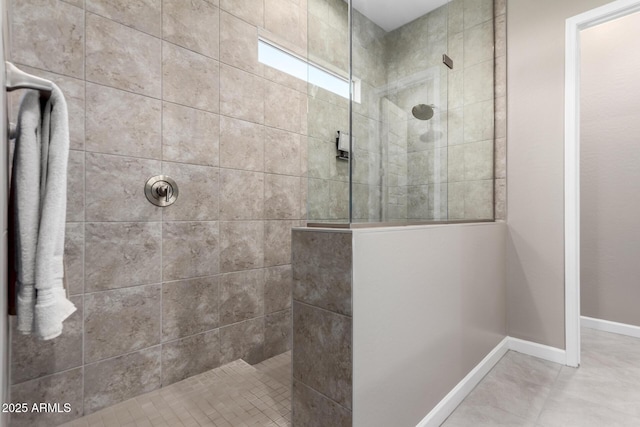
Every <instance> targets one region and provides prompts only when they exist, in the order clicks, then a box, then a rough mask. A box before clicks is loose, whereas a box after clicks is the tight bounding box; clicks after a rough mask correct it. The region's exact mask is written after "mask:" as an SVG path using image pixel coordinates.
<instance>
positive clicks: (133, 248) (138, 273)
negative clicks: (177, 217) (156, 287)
mask: <svg viewBox="0 0 640 427" xmlns="http://www.w3.org/2000/svg"><path fill="white" fill-rule="evenodd" d="M85 233H86V236H85V239H86V242H85V278H86V284H85V289H86V291H87V292H95V291H104V290H108V289H116V288H122V287H128V286H133V285H142V284H149V283H159V282H160V281H162V272H161V271H160V265H161V262H162V258H161V257H162V252H161V248H162V224H161V223H160V222H153V223H141V222H123V223H87V224H86V226H85Z"/></svg>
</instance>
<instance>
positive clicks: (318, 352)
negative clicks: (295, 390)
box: [293, 264, 352, 408]
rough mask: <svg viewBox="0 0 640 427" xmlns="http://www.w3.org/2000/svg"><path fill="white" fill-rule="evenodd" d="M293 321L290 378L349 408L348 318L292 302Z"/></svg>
mask: <svg viewBox="0 0 640 427" xmlns="http://www.w3.org/2000/svg"><path fill="white" fill-rule="evenodd" d="M294 266H296V268H297V265H296V264H294ZM293 323H294V324H295V325H296V327H295V329H294V331H293V351H294V358H293V378H294V380H298V381H300V382H303V383H304V384H306V385H308V386H309V387H312V388H313V389H315V390H317V391H319V392H320V393H322V394H324V395H325V396H327V397H329V398H330V399H332V400H333V401H335V402H337V403H339V404H340V405H342V406H344V407H345V408H351V394H352V360H351V345H352V343H351V318H350V317H346V316H343V315H340V314H337V313H333V312H330V311H325V310H322V309H319V308H317V307H313V306H309V305H306V304H302V303H300V302H298V301H294V302H293Z"/></svg>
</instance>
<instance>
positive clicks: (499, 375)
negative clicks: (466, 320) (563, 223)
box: [64, 329, 640, 427]
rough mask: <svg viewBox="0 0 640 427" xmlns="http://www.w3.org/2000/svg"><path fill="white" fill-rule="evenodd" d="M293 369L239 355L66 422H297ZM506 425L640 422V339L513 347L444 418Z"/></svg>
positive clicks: (587, 334)
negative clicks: (576, 363)
mask: <svg viewBox="0 0 640 427" xmlns="http://www.w3.org/2000/svg"><path fill="white" fill-rule="evenodd" d="M290 376H291V353H290V352H288V353H284V354H282V355H279V356H276V357H274V358H271V359H268V360H266V361H264V362H262V363H260V364H258V365H254V366H251V365H249V364H247V363H245V362H243V361H242V360H238V361H236V362H233V363H230V364H228V365H225V366H222V367H220V368H217V369H213V370H211V371H208V372H205V373H202V374H200V375H196V376H194V377H192V378H189V379H186V380H184V381H181V382H179V383H176V384H172V385H170V386H168V387H165V388H163V389H160V390H156V391H154V392H151V393H148V394H145V395H143V396H139V397H136V398H134V399H130V400H128V401H126V402H123V403H120V404H118V405H115V406H112V407H109V408H106V409H103V410H101V411H99V412H96V413H94V414H91V415H89V416H86V417H83V418H80V419H78V420H75V421H73V422H71V423H68V424H65V425H64V426H65V427H94V426H96V427H97V426H100V427H111V426H113V427H143V426H144V427H152V426H153V427H157V426H162V427H182V426H184V427H191V426H193V427H196V426H213V427H218V426H224V427H246V426H268V427H282V426H290V417H291V404H290V395H291V389H290V382H291V381H290ZM499 426H512V427H521V426H522V427H614V426H620V427H626V426H629V427H632V426H633V427H637V426H640V339H637V338H631V337H626V336H622V335H616V334H611V333H606V332H600V331H595V330H592V329H584V330H583V332H582V366H581V367H580V369H573V368H568V367H566V366H560V365H557V364H554V363H550V362H546V361H544V360H541V359H537V358H535V357H530V356H525V355H522V354H519V353H515V352H508V353H507V354H506V355H505V356H504V357H503V358H502V360H500V362H499V363H498V364H497V365H496V366H495V367H494V368H493V369H492V370H491V372H490V373H489V374H488V375H487V376H486V377H485V378H484V379H483V380H482V381H481V382H480V384H478V386H477V387H476V388H475V389H474V390H473V391H472V392H471V394H469V396H467V398H466V399H465V400H464V401H463V402H462V404H461V405H460V406H459V407H458V408H457V409H456V410H455V411H454V412H453V414H451V416H450V417H449V418H448V419H447V420H446V421H445V423H444V424H443V425H442V427H499ZM327 427H330V426H327ZM390 427H391V426H390ZM392 427H403V426H392Z"/></svg>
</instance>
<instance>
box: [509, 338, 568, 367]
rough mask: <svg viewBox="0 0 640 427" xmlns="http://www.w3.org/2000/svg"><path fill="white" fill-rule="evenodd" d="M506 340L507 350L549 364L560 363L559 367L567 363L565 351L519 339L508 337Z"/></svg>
mask: <svg viewBox="0 0 640 427" xmlns="http://www.w3.org/2000/svg"><path fill="white" fill-rule="evenodd" d="M508 339H509V350H513V351H517V352H518V353H522V354H526V355H529V356H533V357H537V358H538V359H544V360H548V361H549V362H554V363H560V364H561V365H564V364H566V362H567V354H566V351H565V350H561V349H559V348H556V347H550V346H548V345H543V344H538V343H535V342H531V341H525V340H521V339H519V338H513V337H508Z"/></svg>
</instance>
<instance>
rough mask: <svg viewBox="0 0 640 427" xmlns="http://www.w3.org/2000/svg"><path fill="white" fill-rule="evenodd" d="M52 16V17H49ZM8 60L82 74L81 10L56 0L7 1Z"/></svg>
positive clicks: (82, 38)
mask: <svg viewBox="0 0 640 427" xmlns="http://www.w3.org/2000/svg"><path fill="white" fill-rule="evenodd" d="M52 16H55V17H56V19H55V20H52V19H51V17H52ZM11 17H12V26H11V33H12V34H11V53H12V55H11V57H12V60H13V61H15V62H17V63H20V64H25V65H29V66H31V67H36V68H41V69H44V70H48V71H52V72H54V73H60V74H65V75H67V76H72V77H77V78H83V77H84V43H85V40H84V11H83V10H82V9H79V8H77V7H74V6H71V5H69V4H67V3H62V2H59V1H57V0H27V1H22V0H21V1H18V0H13V1H12V2H11Z"/></svg>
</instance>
